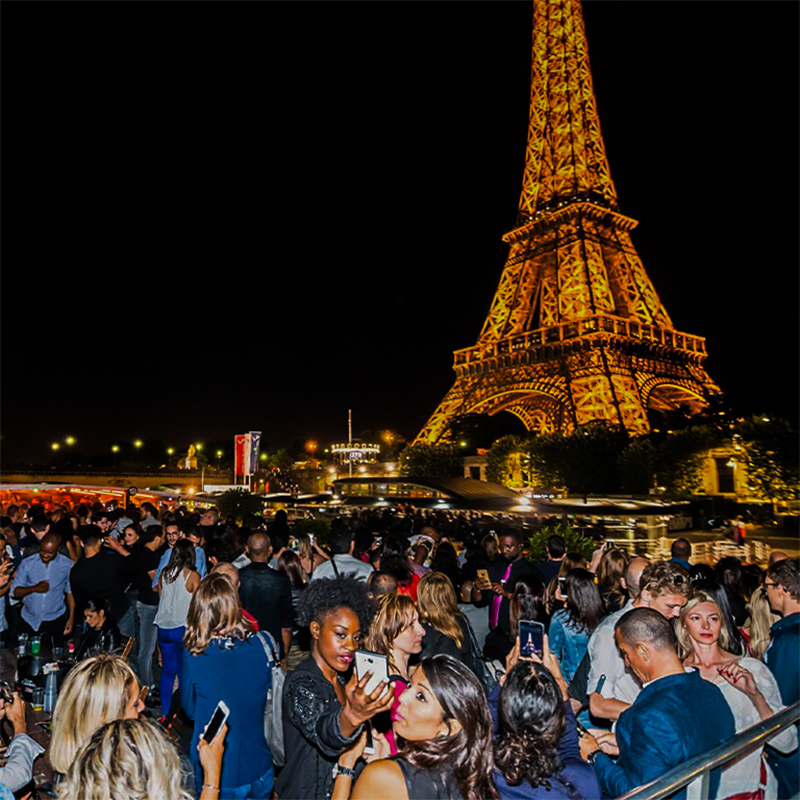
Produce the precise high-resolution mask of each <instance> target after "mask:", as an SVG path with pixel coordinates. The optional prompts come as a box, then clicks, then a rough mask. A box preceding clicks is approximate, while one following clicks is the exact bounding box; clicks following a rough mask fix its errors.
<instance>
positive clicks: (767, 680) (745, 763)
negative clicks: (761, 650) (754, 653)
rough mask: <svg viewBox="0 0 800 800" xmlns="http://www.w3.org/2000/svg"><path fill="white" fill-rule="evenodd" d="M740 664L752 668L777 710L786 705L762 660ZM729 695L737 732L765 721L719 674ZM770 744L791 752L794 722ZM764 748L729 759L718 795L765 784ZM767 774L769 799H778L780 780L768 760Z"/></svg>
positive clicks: (718, 683)
mask: <svg viewBox="0 0 800 800" xmlns="http://www.w3.org/2000/svg"><path fill="white" fill-rule="evenodd" d="M739 664H740V666H742V667H744V668H745V669H746V670H747V671H748V672H750V673H751V674H752V676H753V678H754V680H755V682H756V686H758V688H759V690H760V692H761V694H763V695H764V699H765V700H766V701H767V704H768V705H769V707H770V708H771V709H772V712H773V713H774V714H777V713H778V711H781V710H783V709H784V708H785V705H784V703H783V700H781V692H780V689H779V688H778V684H777V682H776V681H775V678H774V676H773V674H772V673H771V672H770V671H769V668H768V667H767V666H766V664H762V663H761V662H760V661H759V660H758V659H755V658H740V659H739ZM714 685H715V686H717V687H718V688H719V689H720V691H721V692H722V694H723V695H724V697H725V700H726V701H727V703H728V705H729V706H730V709H731V712H732V713H733V719H734V722H735V723H736V733H741V732H742V731H743V730H744V729H745V728H749V727H750V726H751V725H755V724H756V723H757V722H761V717H759V715H758V711H756V707H755V706H754V705H753V701H752V700H751V699H750V698H749V697H748V696H747V695H746V694H745V693H744V692H741V691H739V689H737V688H736V687H735V686H731V684H730V683H728V682H727V681H726V680H725V679H724V678H723V677H721V676H719V677H718V678H717V680H715V681H714ZM770 745H771V746H772V747H774V748H775V749H776V750H779V751H780V752H781V753H790V752H791V751H792V750H794V749H795V748H796V747H797V731H796V729H795V726H794V725H792V726H790V727H789V728H787V729H786V730H784V731H782V732H781V733H779V734H778V735H777V736H775V737H774V738H772V739H771V740H770ZM762 752H763V748H759V749H758V750H756V751H755V752H753V753H748V754H746V755H743V756H739V758H737V759H736V760H734V761H731V762H729V763H728V764H727V765H726V766H725V767H724V768H723V770H722V780H721V781H720V785H719V790H718V791H717V797H718V798H719V800H723V798H726V797H730V796H731V795H734V794H739V793H740V792H755V791H756V790H757V789H758V788H759V786H760V785H761V754H762ZM764 767H765V769H766V774H767V788H766V792H765V800H776V798H777V797H778V782H777V780H776V779H775V776H774V775H773V774H772V770H770V768H769V766H768V765H767V764H766V762H765V763H764Z"/></svg>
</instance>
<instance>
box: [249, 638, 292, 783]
mask: <svg viewBox="0 0 800 800" xmlns="http://www.w3.org/2000/svg"><path fill="white" fill-rule="evenodd" d="M256 636H257V637H258V641H259V642H261V646H262V647H263V648H264V652H265V653H266V654H267V668H268V669H269V670H270V672H271V673H272V686H271V687H270V689H269V691H268V692H267V704H266V706H265V707H264V738H265V739H266V740H267V744H268V745H269V749H270V750H271V751H272V763H273V764H274V765H275V766H276V767H282V766H283V765H284V764H285V763H286V746H285V743H284V738H283V687H284V684H285V683H286V673H285V672H284V671H283V669H282V668H281V664H280V660H279V659H278V654H279V653H280V651H279V650H278V646H277V645H276V644H275V639H273V638H272V635H271V634H270V633H269V631H259V632H258V633H257V634H256ZM265 637H266V638H265Z"/></svg>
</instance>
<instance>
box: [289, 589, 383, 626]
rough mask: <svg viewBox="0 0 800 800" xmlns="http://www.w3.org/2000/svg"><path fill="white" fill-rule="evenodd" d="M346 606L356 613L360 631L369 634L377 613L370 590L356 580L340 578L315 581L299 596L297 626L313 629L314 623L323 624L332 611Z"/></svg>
mask: <svg viewBox="0 0 800 800" xmlns="http://www.w3.org/2000/svg"><path fill="white" fill-rule="evenodd" d="M342 606H347V608H351V609H352V610H353V611H355V613H356V616H357V617H358V621H359V622H360V623H361V630H362V631H367V630H369V625H370V622H372V616H373V614H374V613H375V610H374V607H373V605H372V603H370V600H369V595H368V594H367V586H366V584H365V583H364V582H363V581H360V580H358V579H357V578H351V577H350V576H348V575H342V576H341V577H339V578H316V579H315V580H313V581H311V582H310V583H309V584H308V588H307V589H306V590H305V591H304V592H303V594H302V595H300V602H299V604H298V608H297V623H298V625H300V626H305V625H310V624H311V622H312V620H316V621H317V622H322V620H323V618H324V617H325V616H327V615H328V614H329V613H330V612H331V611H333V610H335V609H337V608H341V607H342Z"/></svg>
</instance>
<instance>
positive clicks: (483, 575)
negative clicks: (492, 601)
mask: <svg viewBox="0 0 800 800" xmlns="http://www.w3.org/2000/svg"><path fill="white" fill-rule="evenodd" d="M478 588H479V589H491V588H492V581H491V580H490V578H489V570H488V569H479V570H478Z"/></svg>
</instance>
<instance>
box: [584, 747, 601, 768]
mask: <svg viewBox="0 0 800 800" xmlns="http://www.w3.org/2000/svg"><path fill="white" fill-rule="evenodd" d="M602 752H603V751H602V750H600V749H599V748H598V749H597V750H592V752H591V753H589V755H588V756H586V760H587V761H588V762H589V763H590V764H591V765H592V766H594V762H595V761H596V760H597V756H599V755H600V753H602Z"/></svg>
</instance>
